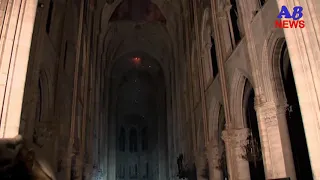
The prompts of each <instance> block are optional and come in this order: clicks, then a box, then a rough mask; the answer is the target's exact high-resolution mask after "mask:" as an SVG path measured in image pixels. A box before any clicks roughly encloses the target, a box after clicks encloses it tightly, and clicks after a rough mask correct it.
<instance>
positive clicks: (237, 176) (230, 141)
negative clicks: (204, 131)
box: [222, 128, 250, 180]
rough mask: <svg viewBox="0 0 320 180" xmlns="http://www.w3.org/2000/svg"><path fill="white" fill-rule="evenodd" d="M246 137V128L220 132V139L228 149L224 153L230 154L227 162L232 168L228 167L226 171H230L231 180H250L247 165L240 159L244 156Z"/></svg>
mask: <svg viewBox="0 0 320 180" xmlns="http://www.w3.org/2000/svg"><path fill="white" fill-rule="evenodd" d="M248 136H249V129H248V128H242V129H227V130H224V131H223V132H222V139H223V140H224V142H225V144H226V148H229V149H226V151H229V152H231V153H230V154H231V157H228V156H227V161H229V162H231V166H232V167H228V171H232V174H233V179H232V180H250V169H249V163H248V161H247V160H245V159H244V158H242V156H243V155H245V150H244V146H245V145H246V144H247V138H248ZM227 154H229V153H227ZM229 173H230V172H229Z"/></svg>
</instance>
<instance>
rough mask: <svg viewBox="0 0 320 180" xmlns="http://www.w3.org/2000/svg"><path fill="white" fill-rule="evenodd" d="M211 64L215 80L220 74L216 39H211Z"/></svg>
mask: <svg viewBox="0 0 320 180" xmlns="http://www.w3.org/2000/svg"><path fill="white" fill-rule="evenodd" d="M210 53H211V63H212V73H213V78H215V77H216V76H217V74H218V71H219V70H218V61H217V53H216V46H215V44H214V39H213V38H212V37H211V49H210Z"/></svg>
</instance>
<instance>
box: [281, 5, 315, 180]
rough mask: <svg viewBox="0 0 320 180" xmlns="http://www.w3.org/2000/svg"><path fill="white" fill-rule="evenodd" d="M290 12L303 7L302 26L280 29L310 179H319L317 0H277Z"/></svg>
mask: <svg viewBox="0 0 320 180" xmlns="http://www.w3.org/2000/svg"><path fill="white" fill-rule="evenodd" d="M277 2H278V6H279V8H280V7H281V6H283V5H285V6H287V8H288V9H289V10H290V12H292V9H293V7H294V6H295V5H300V6H302V7H303V17H302V19H303V20H304V21H305V27H304V28H303V29H300V28H292V29H291V28H288V29H283V30H284V33H285V37H286V41H287V45H288V50H289V55H290V61H291V65H292V71H293V75H294V79H295V83H296V87H297V94H298V98H299V104H300V109H301V115H302V119H303V125H304V129H305V134H306V139H307V144H308V150H309V156H310V161H311V168H312V171H313V178H314V179H315V180H320V150H319V149H320V133H319V132H320V104H319V101H320V78H319V67H320V59H319V57H320V43H319V42H320V22H319V18H320V3H319V0H290V1H289V0H277Z"/></svg>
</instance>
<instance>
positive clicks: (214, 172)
mask: <svg viewBox="0 0 320 180" xmlns="http://www.w3.org/2000/svg"><path fill="white" fill-rule="evenodd" d="M206 153H207V159H208V166H209V174H210V177H209V180H221V178H222V177H221V176H222V172H221V170H220V169H219V159H220V154H219V147H218V146H217V145H213V144H209V145H208V146H207V149H206Z"/></svg>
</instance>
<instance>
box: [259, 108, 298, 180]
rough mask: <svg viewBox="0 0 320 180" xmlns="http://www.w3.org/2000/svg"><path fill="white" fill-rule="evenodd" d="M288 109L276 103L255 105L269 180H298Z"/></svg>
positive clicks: (266, 173)
mask: <svg viewBox="0 0 320 180" xmlns="http://www.w3.org/2000/svg"><path fill="white" fill-rule="evenodd" d="M286 107H287V106H286V105H285V103H283V104H282V105H277V104H276V103H274V102H267V103H263V104H256V105H255V110H256V112H257V119H258V126H259V133H260V139H261V141H260V142H261V148H262V152H263V153H262V154H263V162H264V168H265V175H266V178H267V179H275V178H284V177H290V179H292V180H295V179H296V174H295V168H294V162H293V157H292V150H291V144H290V137H289V132H288V127H287V120H286V114H285V113H286Z"/></svg>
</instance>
